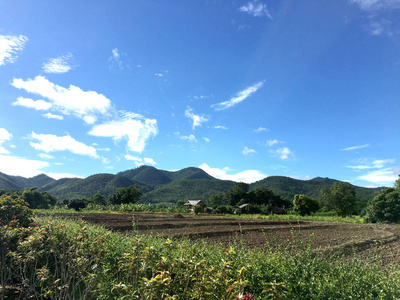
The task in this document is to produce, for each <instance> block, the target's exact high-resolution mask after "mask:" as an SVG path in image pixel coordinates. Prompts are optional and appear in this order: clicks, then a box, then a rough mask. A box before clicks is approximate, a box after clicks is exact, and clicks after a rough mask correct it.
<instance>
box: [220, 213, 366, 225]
mask: <svg viewBox="0 0 400 300" xmlns="http://www.w3.org/2000/svg"><path fill="white" fill-rule="evenodd" d="M224 217H225V218H235V219H236V218H240V219H262V220H287V221H315V222H337V223H360V224H361V223H365V220H364V218H362V217H360V216H351V217H339V216H332V215H323V214H321V215H318V214H315V215H311V216H300V215H294V214H287V215H275V214H271V215H260V214H254V215H250V214H242V215H224Z"/></svg>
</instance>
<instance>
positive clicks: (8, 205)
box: [0, 195, 33, 227]
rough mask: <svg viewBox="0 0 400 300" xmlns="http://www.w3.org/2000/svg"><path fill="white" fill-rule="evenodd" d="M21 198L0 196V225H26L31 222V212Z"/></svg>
mask: <svg viewBox="0 0 400 300" xmlns="http://www.w3.org/2000/svg"><path fill="white" fill-rule="evenodd" d="M28 206H29V204H28V203H26V202H25V201H24V200H23V199H21V198H12V197H10V196H7V195H1V196H0V225H9V224H12V225H13V226H22V227H27V226H28V225H29V223H31V222H32V217H33V212H32V211H31V210H30V209H29V208H28Z"/></svg>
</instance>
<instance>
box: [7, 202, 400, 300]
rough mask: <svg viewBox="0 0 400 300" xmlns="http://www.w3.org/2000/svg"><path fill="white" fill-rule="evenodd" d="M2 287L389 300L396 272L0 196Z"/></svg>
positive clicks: (46, 293) (119, 295)
mask: <svg viewBox="0 0 400 300" xmlns="http://www.w3.org/2000/svg"><path fill="white" fill-rule="evenodd" d="M0 201H1V203H0V205H1V206H2V210H1V215H0V218H1V225H0V239H1V241H0V263H1V266H0V267H1V268H0V270H1V271H0V272H1V274H0V280H1V282H0V284H1V286H2V290H1V293H2V296H3V297H4V296H5V292H6V290H5V288H4V287H5V286H6V285H8V284H10V283H14V285H15V284H18V286H19V288H21V292H22V293H25V294H24V295H23V296H24V297H28V296H29V295H30V296H34V297H36V298H39V299H40V298H45V297H51V298H53V299H127V298H128V299H350V298H356V299H394V298H399V297H400V291H399V290H398V286H399V284H400V275H399V273H398V272H395V271H393V272H391V271H383V270H380V269H379V268H378V267H377V266H376V265H375V264H373V263H370V264H367V263H365V261H359V260H356V259H354V260H352V261H351V262H344V261H343V260H341V259H340V257H328V258H327V257H326V256H323V255H322V254H319V253H316V254H315V253H312V251H311V247H310V245H309V244H303V243H302V242H301V240H300V239H297V238H296V233H294V239H293V243H294V247H292V248H291V249H290V250H289V249H282V248H280V249H278V250H275V251H272V250H269V249H268V247H267V250H266V251H260V250H255V249H248V248H246V247H245V246H244V245H243V244H242V243H241V242H240V240H239V241H237V242H233V243H232V244H231V246H230V247H228V248H226V247H223V246H222V245H214V246H210V245H208V244H206V243H197V242H196V243H193V242H192V241H189V240H179V241H172V240H169V239H162V238H155V237H150V236H139V235H137V234H135V233H133V234H132V235H127V236H123V235H120V234H118V233H112V232H110V231H108V230H106V229H104V228H101V227H97V226H93V225H89V224H86V222H84V221H82V220H81V221H78V222H77V221H71V220H62V219H55V218H51V219H50V218H35V219H34V220H32V219H31V218H32V216H31V211H30V210H29V209H27V208H26V203H24V201H22V200H21V199H12V198H11V197H9V196H6V195H3V196H1V197H0Z"/></svg>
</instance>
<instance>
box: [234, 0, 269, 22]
mask: <svg viewBox="0 0 400 300" xmlns="http://www.w3.org/2000/svg"><path fill="white" fill-rule="evenodd" d="M239 10H240V11H241V12H245V13H248V14H249V15H252V16H253V17H264V16H265V17H268V18H270V19H272V15H271V13H270V12H269V10H268V8H267V5H266V4H263V3H260V2H259V1H257V0H254V1H250V2H248V3H247V4H246V5H243V6H241V7H240V8H239Z"/></svg>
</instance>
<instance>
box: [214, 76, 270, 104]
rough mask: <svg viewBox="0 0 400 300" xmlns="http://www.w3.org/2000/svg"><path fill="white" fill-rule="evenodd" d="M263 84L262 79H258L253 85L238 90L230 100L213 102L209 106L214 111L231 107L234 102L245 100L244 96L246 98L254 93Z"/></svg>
mask: <svg viewBox="0 0 400 300" xmlns="http://www.w3.org/2000/svg"><path fill="white" fill-rule="evenodd" d="M263 85H264V81H259V82H257V83H255V84H254V85H252V86H249V87H247V88H246V89H244V90H243V91H240V92H239V93H237V94H236V96H234V97H232V98H231V99H230V100H228V101H224V102H220V103H216V104H213V105H211V107H212V108H214V109H215V110H216V111H219V110H224V109H227V108H231V107H233V106H235V105H236V104H238V103H240V102H242V101H243V100H245V99H246V98H248V97H249V96H251V95H252V94H254V93H255V92H257V91H258V90H259V89H260V88H261V87H262V86H263Z"/></svg>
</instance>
